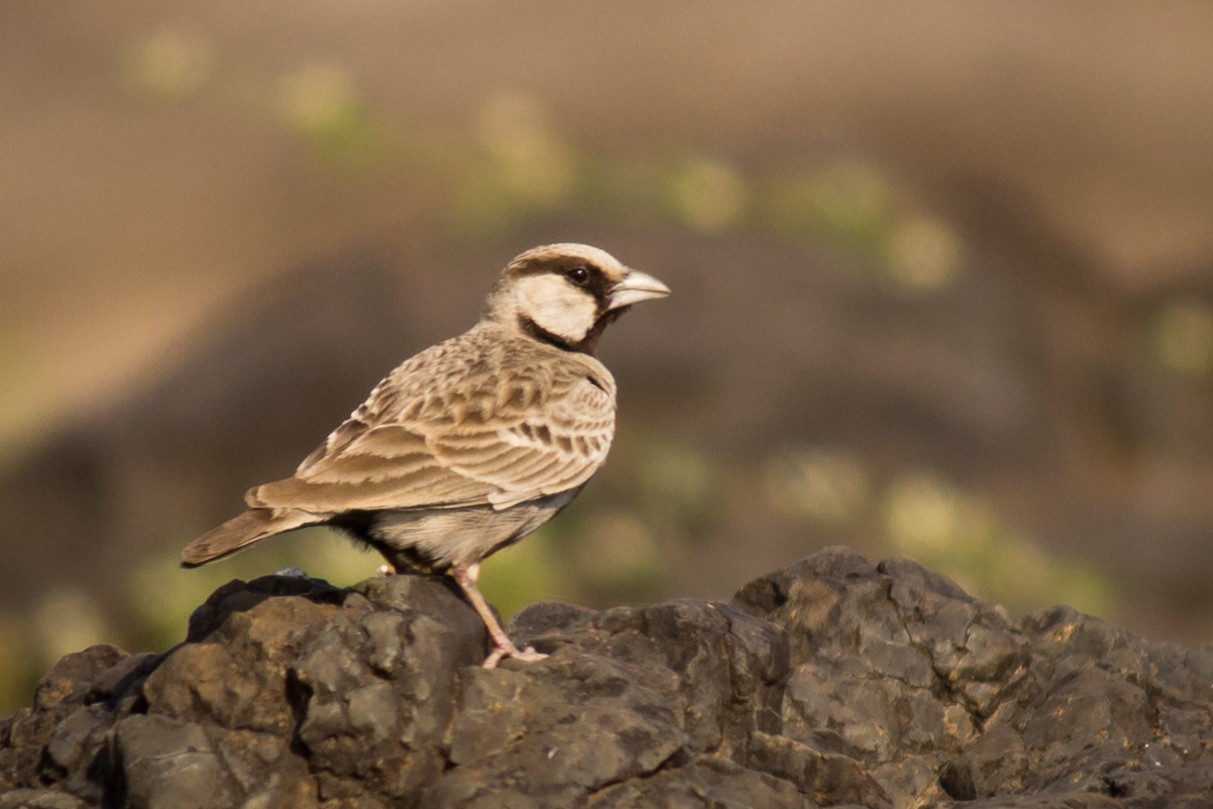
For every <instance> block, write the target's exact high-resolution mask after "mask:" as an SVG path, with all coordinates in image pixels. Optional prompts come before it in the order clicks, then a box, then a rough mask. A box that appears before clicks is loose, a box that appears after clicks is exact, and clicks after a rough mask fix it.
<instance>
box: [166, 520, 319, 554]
mask: <svg viewBox="0 0 1213 809" xmlns="http://www.w3.org/2000/svg"><path fill="white" fill-rule="evenodd" d="M319 521H320V518H318V517H317V515H315V514H309V513H307V512H305V511H287V512H285V513H283V512H279V513H278V514H275V513H274V511H273V510H272V509H268V508H254V509H249V510H248V511H246V512H244V513H243V514H241V515H240V516H238V517H233V518H232V519H230V520H228V521H227V522H225V523H224V524H223V525H220V526H219V527H217V528H212V529H211V530H210V531H207V532H206V533H205V534H203V535H202V536H200V537H198V538H197V539H195V540H194V541H193V542H191V543H190V544H188V545H186V546H185V550H183V551H181V566H182V567H197V566H198V565H204V564H206V563H207V562H213V561H215V560H216V559H221V558H222V557H224V556H228V555H229V554H233V553H235V552H236V551H238V550H240V549H241V548H244V547H246V546H248V545H252V544H253V543H254V542H260V541H261V540H263V539H266V538H267V537H272V536H274V535H275V534H281V533H282V532H283V531H291V530H293V529H295V528H302V527H303V526H305V525H311V524H313V523H316V522H319Z"/></svg>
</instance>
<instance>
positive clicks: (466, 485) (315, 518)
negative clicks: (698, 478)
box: [182, 244, 669, 666]
mask: <svg viewBox="0 0 1213 809" xmlns="http://www.w3.org/2000/svg"><path fill="white" fill-rule="evenodd" d="M668 293H669V290H668V289H667V288H666V287H665V285H664V284H662V283H661V282H660V281H657V280H656V279H655V278H652V277H651V276H648V275H645V274H644V273H640V272H637V271H635V270H629V269H628V268H626V267H624V266H623V265H622V264H620V263H619V262H618V261H616V260H615V259H614V258H613V257H611V256H610V255H609V254H607V253H605V252H603V251H602V250H599V249H597V248H594V247H588V246H586V245H577V244H556V245H548V246H545V247H537V248H535V249H533V250H528V251H527V252H525V253H523V254H522V255H520V256H518V257H517V258H515V259H514V260H513V261H512V262H510V264H509V265H508V266H507V267H506V268H505V271H504V272H503V273H502V276H501V278H500V279H499V280H498V282H497V284H496V286H494V288H493V292H492V293H491V294H490V295H489V298H488V309H487V312H486V313H485V315H484V317H483V318H482V319H481V321H480V322H479V323H477V324H476V325H475V326H474V327H472V328H471V329H470V330H469V331H467V332H465V333H463V334H461V335H459V336H458V337H454V338H451V339H450V340H447V341H445V342H443V343H440V344H438V345H436V346H433V347H431V348H428V349H426V350H425V351H422V352H421V353H420V354H417V355H416V356H414V357H412V358H411V359H409V360H407V361H405V362H404V364H403V365H401V366H400V367H398V368H397V369H396V370H394V371H392V373H391V374H389V375H388V376H387V378H385V379H384V380H383V381H382V382H380V383H379V384H378V385H376V386H375V389H374V390H372V391H371V394H370V397H369V398H368V399H367V400H366V402H364V403H363V404H362V405H360V406H359V407H358V408H357V409H356V410H355V411H354V412H353V413H352V414H351V415H350V417H349V419H347V420H346V421H345V422H344V423H343V424H342V425H341V426H339V427H338V428H337V429H336V430H334V431H333V433H332V434H331V435H329V437H328V439H327V440H326V441H325V442H324V444H323V445H321V446H320V447H319V448H317V449H316V451H315V452H313V453H312V454H311V455H309V456H308V457H307V458H306V459H304V461H303V462H302V463H301V464H300V465H299V468H298V469H297V470H296V471H295V474H294V475H293V476H292V477H289V478H286V479H284V480H279V481H276V482H274V483H267V484H264V485H261V486H257V487H254V488H253V489H251V490H249V492H248V494H247V495H245V501H246V502H247V504H248V506H249V510H248V511H246V512H244V513H243V514H241V515H239V516H237V517H235V518H233V519H231V520H228V521H227V522H226V523H224V524H223V525H220V526H219V527H217V528H215V529H213V530H212V531H210V532H208V533H207V534H205V535H203V536H201V537H199V538H198V539H196V540H194V541H193V542H191V543H190V544H189V545H188V546H187V547H186V548H185V550H184V551H183V552H182V564H183V565H184V566H186V567H193V566H196V565H201V564H205V563H206V562H210V561H213V560H215V559H219V558H221V557H223V556H227V555H228V554H231V553H234V552H236V551H238V550H240V549H241V548H244V547H246V546H248V545H250V544H252V543H254V542H258V541H260V540H262V539H265V538H267V537H270V536H274V535H276V534H280V533H283V532H285V531H291V530H294V529H296V528H301V527H304V526H307V525H320V524H328V525H333V526H336V527H339V528H342V529H345V530H346V531H348V532H349V533H351V534H353V535H354V536H355V537H357V538H358V539H361V540H363V541H365V542H367V543H368V544H370V545H372V546H373V547H375V548H376V549H377V550H379V551H380V552H381V553H382V554H383V555H384V556H385V557H386V558H387V560H388V562H389V563H390V564H391V565H392V566H393V567H394V568H396V569H401V568H403V567H407V566H413V567H422V568H427V569H434V570H450V571H451V573H452V575H453V576H454V578H455V580H456V582H458V583H459V585H460V587H461V588H462V589H463V590H464V592H465V594H466V595H467V596H468V599H469V600H470V601H471V602H472V605H473V606H474V607H475V608H476V610H477V612H479V613H480V615H481V617H482V618H483V619H484V622H485V624H486V625H487V627H488V629H489V632H490V634H491V635H492V637H493V642H494V645H495V650H494V652H493V653H492V654H491V655H490V656H489V658H488V660H486V661H485V665H486V666H492V665H495V664H496V662H497V661H498V660H499V659H500V658H501V657H503V656H513V657H520V658H522V659H526V660H532V659H537V658H539V657H542V655H538V654H537V653H535V652H534V651H533V650H531V649H527V650H525V651H523V650H519V649H518V648H517V647H515V646H514V644H513V643H512V642H511V641H510V639H509V638H508V637H507V636H506V634H505V632H504V631H503V630H502V629H501V627H500V625H499V624H498V623H497V620H496V618H495V617H494V616H493V614H492V612H491V610H490V609H489V607H488V605H487V603H485V601H484V598H483V596H481V594H480V592H479V590H478V589H477V588H476V578H477V576H478V574H479V567H480V562H481V561H482V560H484V559H485V558H486V557H487V556H489V555H490V554H492V553H493V552H495V551H497V550H499V549H500V548H502V547H505V546H506V545H509V544H511V543H514V542H517V541H518V540H520V539H522V538H523V537H525V536H526V535H528V534H530V533H531V532H533V531H534V530H535V529H537V528H539V526H541V525H543V524H544V523H545V522H547V521H548V520H549V519H551V518H552V517H554V516H555V515H556V514H557V513H558V512H559V511H560V510H561V509H562V508H564V507H565V506H566V505H568V504H569V503H570V502H571V501H572V500H573V498H574V497H576V496H577V493H578V492H580V491H581V488H582V487H583V486H584V485H585V483H586V481H588V480H589V479H590V477H592V476H593V474H594V473H595V472H596V471H597V470H598V468H599V467H600V466H601V465H602V463H603V462H604V461H605V460H606V456H607V452H608V450H609V449H610V446H611V439H612V438H613V436H614V432H615V380H614V379H613V378H612V376H611V374H610V372H609V371H607V369H606V367H605V366H603V365H602V363H600V362H599V361H598V360H597V359H595V358H594V356H593V354H594V350H595V348H596V346H597V343H598V339H599V337H600V336H601V334H602V331H603V329H605V328H606V326H607V325H608V324H609V323H611V322H612V321H613V320H614V319H615V318H617V317H618V316H619V315H620V314H621V313H622V312H623V311H625V310H626V309H627V308H628V307H629V306H631V305H632V304H634V303H639V302H640V301H644V300H650V299H653V298H660V297H664V296H665V295H667V294H668Z"/></svg>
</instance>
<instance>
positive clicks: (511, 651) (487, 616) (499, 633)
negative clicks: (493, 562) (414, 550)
mask: <svg viewBox="0 0 1213 809" xmlns="http://www.w3.org/2000/svg"><path fill="white" fill-rule="evenodd" d="M451 575H452V576H454V577H455V583H456V584H458V585H459V587H460V589H461V590H463V593H464V595H466V596H467V597H468V601H470V602H472V607H473V608H474V609H475V610H476V613H477V614H478V615H479V616H480V620H482V621H484V625H485V626H486V627H487V628H488V630H489V636H490V637H492V639H493V651H492V653H491V654H490V655H489V656H488V657H487V658H486V659H485V661H484V667H485V668H486V669H491V668H496V667H497V663H498V661H500V660H501V659H502V658H503V657H516V658H518V659H519V660H525V661H527V662H528V663H531V662H534V661H536V660H542V659H543V658H545V657H547V655H545V654H540V653H539V652H536V651H535V650H534V649H533V648H531V647H530V646H528V647H527V648H526V649H519V648H518V647H517V646H515V645H514V642H513V641H512V640H510V637H509V635H507V634H505V630H504V629H502V628H501V624H499V623H497V617H496V616H495V615H493V611H492V610H491V609H490V608H489V604H488V602H487V601H485V600H484V596H482V595H481V594H480V590H479V589H478V588H477V587H476V580H477V579H478V578H480V563H479V562H477V563H475V564H471V565H456V566H455V567H453V568H451Z"/></svg>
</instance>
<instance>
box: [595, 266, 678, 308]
mask: <svg viewBox="0 0 1213 809" xmlns="http://www.w3.org/2000/svg"><path fill="white" fill-rule="evenodd" d="M669 294H670V288H669V287H668V286H666V285H665V284H663V283H661V282H660V281H658V280H657V279H656V278H654V277H653V276H651V275H649V274H648V273H643V272H640V271H639V270H629V271H628V274H627V275H625V276H624V277H623V280H622V281H620V282H619V283H618V284H616V285H615V286H614V287H612V288H611V305H610V307H608V309H619V308H621V307H624V306H631V305H632V304H634V303H640V302H641V301H651V300H654V299H656V298H664V297H665V296H666V295H669Z"/></svg>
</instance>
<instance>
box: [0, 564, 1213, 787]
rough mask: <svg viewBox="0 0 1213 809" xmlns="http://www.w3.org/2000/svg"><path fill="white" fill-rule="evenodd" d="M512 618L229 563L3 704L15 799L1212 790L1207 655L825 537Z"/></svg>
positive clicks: (439, 587)
mask: <svg viewBox="0 0 1213 809" xmlns="http://www.w3.org/2000/svg"><path fill="white" fill-rule="evenodd" d="M512 632H513V634H514V635H515V637H516V638H517V639H518V640H519V641H521V642H524V643H528V644H531V645H534V646H535V647H536V648H537V649H539V650H540V651H544V652H547V653H548V654H549V657H547V658H546V659H544V660H542V661H539V662H537V663H530V664H525V663H519V662H517V661H506V662H504V663H503V664H502V665H501V666H500V667H499V668H497V669H495V670H485V669H482V668H481V667H480V666H479V663H480V661H481V660H482V659H483V657H484V655H485V653H486V649H487V638H486V636H485V632H484V628H483V626H482V625H481V623H480V621H479V619H478V618H477V617H476V615H475V613H474V612H473V611H472V610H471V608H470V607H469V606H468V605H467V604H466V603H465V602H464V601H463V600H462V599H461V598H460V596H459V595H458V593H457V591H456V590H455V588H453V587H451V586H450V583H449V582H447V581H446V580H445V579H441V578H432V577H424V576H393V577H380V578H375V579H371V580H369V581H367V582H363V583H362V584H360V585H357V586H355V587H352V588H349V589H345V590H342V589H338V588H334V587H331V586H330V585H328V584H326V583H324V582H322V581H318V580H314V579H307V578H299V577H283V576H269V577H265V578H262V579H257V580H255V581H252V582H247V583H246V582H240V581H236V582H232V583H230V584H228V585H225V586H224V587H222V588H220V589H219V590H218V591H216V592H215V593H214V595H212V596H211V597H210V598H209V599H208V600H207V602H206V603H205V604H204V605H202V606H201V607H199V608H198V610H197V611H195V613H194V615H193V617H192V618H191V620H190V626H189V632H188V635H187V637H186V640H185V641H184V642H183V643H182V644H181V645H179V646H177V647H176V648H174V649H172V650H170V651H169V652H167V653H164V654H159V655H153V654H144V655H128V654H126V653H125V652H122V651H121V650H118V649H115V648H113V647H106V646H98V647H92V648H90V649H86V650H84V651H82V652H79V653H76V654H73V655H68V656H67V657H65V658H63V659H62V660H61V661H59V663H57V664H56V665H55V666H54V667H53V668H52V669H51V671H50V672H48V673H47V675H46V676H45V677H44V678H43V679H42V681H41V682H40V683H39V685H38V688H37V690H36V694H35V699H34V702H33V705H32V706H30V707H28V708H23V709H22V710H20V711H18V713H17V714H16V715H14V716H13V717H11V718H9V719H6V720H3V721H2V722H0V790H3V796H2V797H0V809H17V808H18V807H29V808H30V809H78V808H79V807H86V806H131V807H147V808H148V809H154V808H155V807H174V809H177V808H186V809H188V807H225V806H232V807H237V806H250V807H251V806H256V807H271V808H272V807H304V808H305V809H307V808H309V807H315V809H347V808H348V809H355V807H383V808H384V809H388V807H393V808H395V807H436V808H438V809H456V808H457V807H458V808H459V809H466V808H469V807H494V809H496V808H497V807H517V808H518V809H523V808H525V809H545V808H546V807H577V806H581V807H594V809H623V808H624V807H649V806H653V807H659V806H660V807H666V806H670V807H683V806H685V807H707V806H711V807H728V808H734V807H735V809H763V808H764V807H771V809H775V807H779V808H780V809H783V807H797V808H801V809H813V808H814V807H825V806H837V807H844V806H845V807H868V809H887V808H888V807H900V806H932V807H951V806H959V805H961V804H963V805H964V806H966V807H976V809H995V808H996V807H1006V808H1007V809H1011V808H1012V807H1051V806H1058V805H1066V806H1075V807H1140V808H1141V809H1145V807H1152V806H1163V805H1165V806H1180V807H1184V806H1192V807H1195V806H1207V805H1209V797H1210V796H1211V795H1213V766H1210V765H1211V764H1213V758H1211V756H1210V752H1209V751H1210V748H1211V747H1213V700H1211V699H1210V694H1209V693H1208V692H1209V691H1210V690H1213V689H1211V685H1213V652H1211V651H1210V649H1208V648H1184V647H1180V646H1176V645H1171V644H1161V643H1150V642H1147V641H1143V640H1141V639H1139V638H1136V637H1134V636H1132V635H1130V634H1128V633H1126V632H1124V631H1122V630H1119V629H1117V628H1115V627H1112V626H1110V625H1108V624H1106V623H1105V622H1102V621H1099V620H1098V619H1094V618H1090V617H1087V616H1083V615H1080V614H1078V613H1076V612H1074V611H1072V610H1070V609H1068V608H1061V607H1059V608H1054V609H1050V610H1044V611H1041V612H1039V613H1036V614H1033V615H1030V616H1028V617H1027V618H1025V619H1024V620H1022V621H1019V622H1014V621H1012V620H1011V619H1010V618H1009V617H1008V616H1007V615H1006V614H1005V613H1003V612H1002V611H1001V610H999V609H998V608H996V607H992V606H990V605H986V604H983V603H981V602H979V601H977V600H975V599H973V598H972V597H970V596H968V595H967V594H966V593H964V592H963V591H962V590H961V589H960V588H958V587H956V585H955V584H953V583H952V582H950V581H949V580H947V579H946V578H944V577H942V576H940V575H938V574H935V573H932V572H930V571H928V570H925V569H923V568H921V567H920V566H918V565H916V564H914V563H913V562H910V561H908V560H904V559H894V560H886V561H884V562H880V563H879V564H872V563H871V562H869V561H868V560H867V559H865V558H864V557H862V556H860V555H859V554H857V553H855V552H853V551H849V550H846V549H843V548H831V549H827V550H825V551H822V552H821V553H818V554H815V555H813V556H811V557H809V558H807V559H805V560H802V561H801V562H800V563H798V564H795V565H793V566H791V567H789V568H787V569H785V570H781V571H778V572H775V573H772V574H770V575H768V576H763V577H761V578H759V579H756V580H755V581H752V582H750V583H749V584H747V585H745V586H744V587H743V588H742V589H741V590H740V592H738V594H737V596H736V597H735V599H734V602H733V603H732V604H725V603H721V602H712V601H701V600H692V599H677V600H673V601H669V602H665V603H663V604H657V605H654V606H649V607H618V608H615V609H609V610H604V611H602V612H594V611H590V610H586V609H583V608H580V607H573V606H569V605H564V604H552V603H542V604H537V605H534V606H532V607H530V608H528V609H526V610H524V611H523V612H521V613H520V614H519V615H518V616H517V617H516V618H515V620H514V622H513V628H512Z"/></svg>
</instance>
